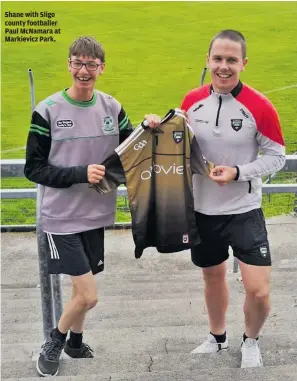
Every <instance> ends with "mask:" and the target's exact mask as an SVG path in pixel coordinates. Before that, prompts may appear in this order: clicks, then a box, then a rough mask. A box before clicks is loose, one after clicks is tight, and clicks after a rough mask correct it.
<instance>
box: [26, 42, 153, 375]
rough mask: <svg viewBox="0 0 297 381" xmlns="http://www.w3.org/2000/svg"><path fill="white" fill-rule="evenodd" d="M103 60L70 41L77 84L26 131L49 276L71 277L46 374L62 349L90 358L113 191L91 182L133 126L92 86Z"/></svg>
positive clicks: (93, 45)
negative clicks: (92, 313) (87, 324)
mask: <svg viewBox="0 0 297 381" xmlns="http://www.w3.org/2000/svg"><path fill="white" fill-rule="evenodd" d="M104 58H105V53H104V50H103V47H102V46H101V45H100V44H99V43H98V42H97V41H96V40H95V39H93V38H90V37H80V38H78V39H77V40H76V41H74V42H73V44H72V45H71V46H70V49H69V60H68V71H69V72H70V74H71V76H72V80H73V83H72V86H71V87H70V88H67V89H64V90H62V91H59V92H58V93H56V94H53V95H51V96H49V97H48V98H46V99H45V100H43V101H41V102H40V103H39V104H38V105H37V106H36V108H35V110H34V112H33V115H32V120H31V126H30V131H29V135H28V141H27V151H26V164H25V176H26V177H27V178H28V179H29V180H31V181H33V182H36V183H38V184H41V186H42V187H41V188H42V189H41V221H42V228H43V230H44V232H45V233H46V235H47V239H48V245H49V252H50V258H49V261H48V262H49V264H48V267H49V273H50V274H62V273H63V274H68V275H70V276H71V280H72V298H71V300H70V301H69V302H68V303H67V304H66V306H65V308H64V312H63V314H62V316H61V318H60V320H59V322H58V325H57V327H56V328H55V329H54V330H53V331H52V333H51V335H50V338H49V339H48V340H47V341H46V343H45V344H44V345H43V346H42V351H41V353H40V356H39V358H38V361H37V371H38V373H39V374H40V375H42V376H55V375H57V373H58V370H59V359H60V355H61V352H62V350H63V348H64V351H65V353H66V354H67V355H69V356H70V357H73V358H91V357H93V353H92V352H93V351H92V350H91V348H90V347H89V346H88V345H86V344H85V343H83V341H82V333H83V327H84V320H85V316H86V312H87V311H88V310H90V309H91V308H93V307H95V305H96V304H97V300H98V296H97V289H96V281H95V277H94V275H95V274H97V273H99V272H101V271H103V269H104V227H105V226H109V225H112V224H113V223H114V217H115V210H116V192H111V193H109V194H107V195H101V194H99V193H97V192H94V190H93V189H91V188H90V187H89V184H95V183H98V182H99V181H100V180H101V179H102V178H103V176H104V174H105V168H104V166H102V165H100V164H98V163H102V162H103V160H104V159H105V158H106V157H107V156H109V155H110V154H111V153H112V152H113V150H114V148H116V147H117V146H118V145H119V144H120V143H121V142H123V141H124V140H125V139H126V138H127V137H128V136H129V135H130V133H131V132H132V131H133V130H132V125H131V123H130V120H129V118H128V116H127V114H126V112H125V111H124V109H123V107H122V106H121V104H120V103H119V102H118V101H117V100H116V99H114V98H113V97H112V96H110V95H107V94H105V93H103V92H101V91H98V90H95V88H94V87H95V83H96V80H97V79H98V77H99V76H100V75H101V74H102V73H103V72H104V69H105V62H104V61H105V59H104ZM148 122H149V121H148ZM151 124H152V123H151ZM149 126H150V122H149ZM69 330H70V336H69V340H67V341H66V337H67V334H68V331H69Z"/></svg>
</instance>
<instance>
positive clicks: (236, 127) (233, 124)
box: [231, 119, 243, 131]
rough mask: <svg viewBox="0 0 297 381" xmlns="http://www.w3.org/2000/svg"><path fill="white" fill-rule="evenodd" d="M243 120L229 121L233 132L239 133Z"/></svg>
mask: <svg viewBox="0 0 297 381" xmlns="http://www.w3.org/2000/svg"><path fill="white" fill-rule="evenodd" d="M242 121H243V119H231V127H232V128H233V130H234V131H239V130H240V129H241V127H242Z"/></svg>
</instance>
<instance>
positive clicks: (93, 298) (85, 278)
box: [58, 271, 98, 333]
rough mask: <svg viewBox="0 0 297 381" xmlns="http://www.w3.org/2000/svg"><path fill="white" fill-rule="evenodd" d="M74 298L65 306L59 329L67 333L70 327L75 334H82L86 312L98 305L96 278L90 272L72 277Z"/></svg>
mask: <svg viewBox="0 0 297 381" xmlns="http://www.w3.org/2000/svg"><path fill="white" fill-rule="evenodd" d="M71 279H72V284H73V288H72V298H71V300H70V301H69V302H68V303H67V304H66V305H65V308H64V311H63V314H62V316H61V318H60V321H59V324H58V329H59V331H60V332H62V333H67V332H68V330H69V329H70V327H73V329H74V332H77V333H79V332H82V329H83V324H84V319H85V314H86V312H87V311H88V310H89V309H91V308H93V307H95V305H96V304H97V301H98V299H97V288H96V281H95V277H94V275H93V274H92V272H91V271H90V272H89V273H87V274H84V275H80V276H72V277H71Z"/></svg>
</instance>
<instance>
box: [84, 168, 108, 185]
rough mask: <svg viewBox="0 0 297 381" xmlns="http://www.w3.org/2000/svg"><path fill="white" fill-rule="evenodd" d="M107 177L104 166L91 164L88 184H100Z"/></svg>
mask: <svg viewBox="0 0 297 381" xmlns="http://www.w3.org/2000/svg"><path fill="white" fill-rule="evenodd" d="M104 175H105V167H104V165H99V164H90V165H88V182H89V183H90V184H98V183H99V182H100V181H101V180H102V179H103V177H104Z"/></svg>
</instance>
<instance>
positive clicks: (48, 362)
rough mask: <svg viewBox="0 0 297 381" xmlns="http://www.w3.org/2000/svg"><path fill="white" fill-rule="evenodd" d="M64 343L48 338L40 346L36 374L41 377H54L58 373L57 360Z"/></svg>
mask: <svg viewBox="0 0 297 381" xmlns="http://www.w3.org/2000/svg"><path fill="white" fill-rule="evenodd" d="M64 346H65V342H62V341H60V340H58V339H55V338H54V339H53V338H52V337H50V338H49V339H48V340H47V341H46V342H45V343H44V344H43V345H42V346H41V348H42V352H41V353H40V355H39V358H38V360H37V363H36V369H37V372H38V373H39V374H40V375H41V376H44V377H46V376H56V375H57V374H58V371H59V359H60V356H61V353H62V350H63V348H64Z"/></svg>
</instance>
